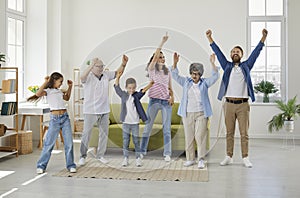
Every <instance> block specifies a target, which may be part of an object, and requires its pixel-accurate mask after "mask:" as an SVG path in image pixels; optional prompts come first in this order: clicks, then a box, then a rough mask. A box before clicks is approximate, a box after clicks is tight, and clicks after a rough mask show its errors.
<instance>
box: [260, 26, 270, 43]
mask: <svg viewBox="0 0 300 198" xmlns="http://www.w3.org/2000/svg"><path fill="white" fill-rule="evenodd" d="M267 36H268V30H266V29H263V30H262V37H261V39H260V41H261V42H262V43H264V42H265V41H266V38H267Z"/></svg>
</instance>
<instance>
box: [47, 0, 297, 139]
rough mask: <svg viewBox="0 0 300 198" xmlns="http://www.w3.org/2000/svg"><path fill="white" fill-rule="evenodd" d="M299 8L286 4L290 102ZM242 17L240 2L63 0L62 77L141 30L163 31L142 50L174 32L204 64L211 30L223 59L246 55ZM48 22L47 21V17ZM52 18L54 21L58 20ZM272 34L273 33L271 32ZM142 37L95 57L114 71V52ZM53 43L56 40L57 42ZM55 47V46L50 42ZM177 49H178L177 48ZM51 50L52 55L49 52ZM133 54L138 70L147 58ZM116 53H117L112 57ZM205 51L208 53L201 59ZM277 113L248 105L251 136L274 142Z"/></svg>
mask: <svg viewBox="0 0 300 198" xmlns="http://www.w3.org/2000/svg"><path fill="white" fill-rule="evenodd" d="M48 6H49V4H48ZM299 8H300V6H299V1H298V0H289V15H288V16H289V20H288V25H289V26H288V27H289V31H288V37H289V41H291V42H289V45H288V51H289V56H288V63H289V65H288V66H289V73H288V82H289V87H288V89H289V98H291V97H292V96H294V95H296V94H298V96H300V94H299V88H297V86H295V85H296V84H297V83H296V82H297V77H298V73H299V67H298V66H297V63H298V59H297V55H298V52H297V51H298V50H297V49H298V46H299V38H298V35H299V32H300V30H299V26H298V25H297V18H299V16H298V15H299V14H298V10H299ZM246 13H247V1H240V0H231V1H227V0H211V1H204V0H193V1H192V0H190V1H182V0H164V1H160V0H152V1H141V0H126V1H124V0H110V1H104V0H64V1H62V2H61V69H62V73H63V74H64V76H65V78H72V69H73V68H74V67H78V66H80V65H81V64H83V63H84V62H85V60H86V59H87V58H88V57H89V55H90V54H91V53H92V52H93V51H94V50H95V49H96V48H97V46H107V45H106V41H107V40H111V39H112V38H115V37H116V36H118V35H124V33H126V32H129V31H132V30H133V29H140V28H142V27H155V28H160V29H161V30H162V31H161V35H160V36H158V35H157V32H155V34H153V35H152V34H151V33H149V35H148V34H147V35H146V38H148V37H149V36H152V38H151V39H149V40H144V43H145V45H147V46H148V45H149V46H156V45H157V44H159V41H160V39H161V36H162V35H163V34H164V31H163V29H168V30H173V32H175V34H176V35H180V33H182V35H185V36H187V37H189V38H190V39H191V40H193V41H194V42H195V43H197V44H198V45H199V46H200V48H202V49H203V51H199V57H201V61H202V62H204V63H207V59H206V60H204V59H205V58H204V57H205V55H208V54H209V53H211V49H210V47H209V45H208V41H207V39H206V37H205V31H206V30H207V29H208V28H210V29H212V30H213V37H214V38H215V41H216V42H217V43H218V44H219V46H220V47H221V49H222V50H223V52H224V53H225V54H226V55H229V51H230V49H231V48H232V47H233V46H234V45H237V44H239V45H241V46H243V48H244V49H245V50H246V49H247V47H246V38H247V37H246V33H247V31H246V20H247V18H246ZM48 17H51V16H49V15H48ZM53 17H54V21H56V19H57V16H53ZM48 21H49V19H48ZM48 34H51V32H49V31H48ZM54 34H57V33H54ZM270 34H272V33H271V32H270ZM173 36H174V34H173ZM143 37H145V35H136V36H135V37H132V38H131V39H132V40H124V42H120V43H119V46H118V45H115V44H114V45H113V46H107V47H106V48H105V49H104V50H103V49H102V51H104V52H103V54H100V55H99V56H101V58H103V60H104V61H105V63H106V64H110V63H114V64H112V65H113V66H111V67H110V69H114V68H115V67H117V66H118V64H119V63H120V55H121V52H122V51H121V52H120V50H119V49H118V48H121V49H123V47H124V46H125V47H126V46H130V42H136V41H141V40H142V39H141V38H143ZM48 38H50V37H48ZM51 39H55V37H52V38H51ZM49 42H50V43H51V42H52V41H51V40H50V41H48V43H49ZM54 42H56V41H55V40H54ZM182 42H183V41H182V40H172V34H170V40H169V41H168V43H167V44H166V48H167V49H170V50H171V51H172V50H176V51H177V50H178V51H180V50H181V48H180V47H178V46H181V44H184V43H182ZM174 44H175V45H174ZM141 45H142V44H141ZM57 46H59V45H57ZM175 47H176V48H177V49H175ZM147 49H148V48H147ZM48 50H49V49H48ZM50 50H52V51H53V49H50ZM58 50H59V47H58ZM118 50H119V51H118ZM148 50H149V49H148ZM190 50H191V52H190V53H191V54H192V53H195V51H194V49H193V48H191V49H190ZM137 51H138V50H134V51H133V52H131V54H130V55H131V56H132V57H135V58H136V57H139V59H137V58H136V59H135V60H136V62H134V61H135V60H132V59H130V61H131V62H130V64H133V65H135V66H136V67H137V65H139V63H138V62H139V61H141V60H142V59H143V60H144V63H146V62H147V61H148V58H149V56H150V55H151V53H149V51H147V50H144V51H143V52H142V53H139V52H140V51H138V52H137ZM166 51H167V50H166ZM115 52H118V53H116V54H114V53H115ZM124 52H126V50H124ZM205 52H206V54H204V53H205ZM148 53H149V54H148ZM170 54H171V53H170ZM186 57H189V53H186ZM227 57H228V56H227ZM203 58H204V59H203ZM190 61H193V60H190ZM188 62H189V61H186V62H185V63H188ZM167 63H168V64H171V63H172V60H171V56H169V54H168V53H167ZM130 64H129V67H130ZM184 65H185V64H184ZM186 66H187V65H186ZM207 66H208V67H207V68H206V71H208V69H209V65H207ZM183 68H184V67H182V70H181V71H184V69H183ZM206 74H208V73H206ZM132 75H133V76H140V75H141V74H140V70H139V71H138V72H136V73H135V72H132ZM143 75H144V74H143ZM218 83H219V82H218ZM174 84H175V82H174ZM218 86H219V85H218V84H217V85H215V86H214V87H213V88H211V90H210V94H211V101H212V105H213V110H214V113H215V114H214V116H213V117H212V134H216V131H217V126H218V120H219V114H220V110H221V102H219V101H217V100H216V92H217V91H218ZM178 89H179V88H176V90H175V91H176V92H178V93H180V90H178ZM112 92H113V91H112ZM276 112H277V109H276V108H275V107H274V106H272V105H268V106H263V105H252V107H251V121H250V122H251V123H250V136H251V137H275V136H276V134H272V135H270V134H269V133H268V132H267V125H266V123H267V121H268V120H269V119H270V118H271V117H272V115H273V114H274V113H276ZM295 131H296V133H295V134H296V135H298V136H299V131H300V128H299V124H297V122H296V130H295ZM281 134H282V133H279V135H281ZM299 137H300V136H299Z"/></svg>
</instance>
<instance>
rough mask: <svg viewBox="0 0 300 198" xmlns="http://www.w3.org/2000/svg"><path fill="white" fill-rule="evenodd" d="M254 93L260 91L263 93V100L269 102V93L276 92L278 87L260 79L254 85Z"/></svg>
mask: <svg viewBox="0 0 300 198" xmlns="http://www.w3.org/2000/svg"><path fill="white" fill-rule="evenodd" d="M254 91H255V93H258V92H261V93H263V94H264V98H263V102H269V101H270V100H269V94H270V93H276V92H277V91H278V89H277V88H276V87H275V85H274V84H273V83H272V82H270V81H265V80H262V81H260V82H259V83H257V84H256V85H255V86H254Z"/></svg>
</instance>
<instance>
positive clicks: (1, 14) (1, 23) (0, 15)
mask: <svg viewBox="0 0 300 198" xmlns="http://www.w3.org/2000/svg"><path fill="white" fill-rule="evenodd" d="M5 8H6V1H0V27H1V29H0V41H1V42H0V52H2V53H4V54H6V31H5V30H6V17H5V16H6V15H5V11H6V9H5Z"/></svg>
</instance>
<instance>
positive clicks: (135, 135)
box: [122, 123, 140, 158]
mask: <svg viewBox="0 0 300 198" xmlns="http://www.w3.org/2000/svg"><path fill="white" fill-rule="evenodd" d="M122 128H123V156H124V157H128V156H129V155H128V149H129V142H130V130H131V132H132V139H133V143H134V150H135V158H138V157H140V140H139V124H125V123H123V125H122Z"/></svg>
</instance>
